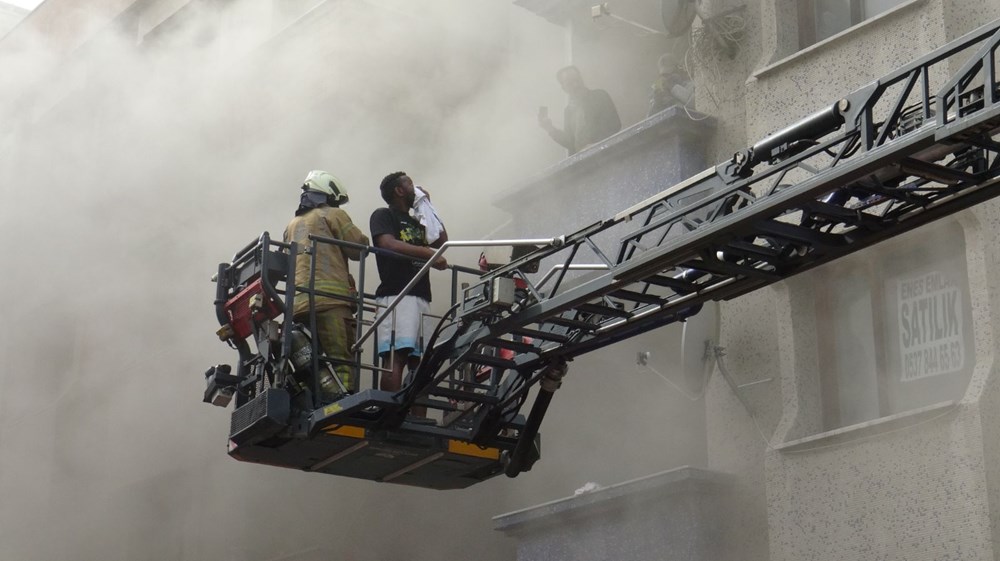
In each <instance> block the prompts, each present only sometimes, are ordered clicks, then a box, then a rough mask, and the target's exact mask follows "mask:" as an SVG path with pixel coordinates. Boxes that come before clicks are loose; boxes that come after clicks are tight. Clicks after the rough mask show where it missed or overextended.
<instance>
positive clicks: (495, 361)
mask: <svg viewBox="0 0 1000 561" xmlns="http://www.w3.org/2000/svg"><path fill="white" fill-rule="evenodd" d="M465 362H471V363H473V364H482V365H485V366H495V367H497V368H516V367H517V363H516V362H514V361H513V360H508V359H506V358H500V357H497V356H490V355H481V354H476V353H472V354H468V355H466V356H465Z"/></svg>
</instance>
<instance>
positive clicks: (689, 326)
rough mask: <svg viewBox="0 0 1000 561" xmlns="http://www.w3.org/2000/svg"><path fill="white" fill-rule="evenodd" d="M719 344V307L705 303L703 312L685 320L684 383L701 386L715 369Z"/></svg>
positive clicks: (713, 302)
mask: <svg viewBox="0 0 1000 561" xmlns="http://www.w3.org/2000/svg"><path fill="white" fill-rule="evenodd" d="M718 343H719V305H718V304H717V303H716V302H715V301H712V300H709V301H707V302H705V303H704V304H703V305H702V307H701V311H699V312H698V313H697V314H695V315H693V316H691V317H689V318H687V319H686V320H684V330H683V331H682V332H681V367H682V368H683V372H684V381H685V382H687V383H690V384H691V385H693V386H701V385H702V384H703V383H704V380H705V378H706V377H707V376H708V375H709V374H711V372H712V369H713V368H714V367H715V358H716V352H715V351H716V345H718Z"/></svg>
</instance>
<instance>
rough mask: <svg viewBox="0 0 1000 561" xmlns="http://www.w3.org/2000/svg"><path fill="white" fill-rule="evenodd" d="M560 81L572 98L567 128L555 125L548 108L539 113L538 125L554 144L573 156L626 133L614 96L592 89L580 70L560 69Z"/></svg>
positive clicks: (566, 118) (566, 121)
mask: <svg viewBox="0 0 1000 561" xmlns="http://www.w3.org/2000/svg"><path fill="white" fill-rule="evenodd" d="M556 79H557V80H558V81H559V85H560V86H562V89H563V91H564V92H566V95H567V96H568V97H569V102H568V103H567V105H566V109H565V110H564V111H563V128H562V129H558V128H556V126H555V125H553V124H552V120H551V119H550V118H549V116H548V109H547V108H545V107H542V108H540V109H539V112H538V124H539V126H541V127H542V128H543V129H545V131H546V132H547V133H549V136H551V137H552V140H555V141H556V142H558V143H559V144H561V145H562V146H563V147H565V148H566V151H567V153H568V154H569V155H570V156H572V155H573V154H576V153H577V152H579V151H580V150H583V149H584V148H586V147H587V146H590V145H591V144H594V143H595V142H600V141H601V140H604V139H605V138H607V137H609V136H611V135H613V134H615V133H616V132H618V131H620V130H621V129H622V122H621V119H620V118H619V117H618V110H617V109H616V108H615V104H614V102H613V101H611V96H610V95H608V92H606V91H604V90H592V89H590V88H588V87H587V86H586V85H585V84H584V82H583V76H581V75H580V70H579V69H578V68H577V67H575V66H567V67H566V68H562V69H560V70H559V71H558V72H557V73H556Z"/></svg>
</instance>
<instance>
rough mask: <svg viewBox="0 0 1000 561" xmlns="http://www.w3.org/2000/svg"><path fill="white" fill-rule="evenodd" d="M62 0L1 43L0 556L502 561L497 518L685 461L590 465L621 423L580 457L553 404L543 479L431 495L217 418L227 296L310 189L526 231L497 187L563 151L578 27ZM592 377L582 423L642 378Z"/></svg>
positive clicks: (363, 208) (389, 9)
mask: <svg viewBox="0 0 1000 561" xmlns="http://www.w3.org/2000/svg"><path fill="white" fill-rule="evenodd" d="M69 4H72V3H70V2H61V1H59V0H48V1H47V2H45V4H44V5H42V6H41V7H40V8H39V9H38V11H36V12H35V13H34V14H33V15H32V16H30V17H29V19H28V20H26V21H25V22H24V23H23V24H22V26H21V28H19V29H17V30H15V32H14V33H12V34H11V35H10V36H8V37H7V38H6V39H4V40H3V41H0V72H2V73H3V75H4V77H5V78H4V80H3V81H2V84H0V123H3V124H2V125H0V186H2V196H3V200H4V204H3V205H2V206H0V228H2V232H3V234H4V237H5V238H6V240H7V243H6V244H5V249H4V252H3V258H4V261H5V267H4V273H5V274H4V275H3V280H2V283H3V284H2V286H3V288H4V290H3V293H4V294H6V295H7V305H6V306H5V309H6V310H7V318H6V319H7V321H6V325H7V328H6V329H5V336H4V338H3V343H0V348H2V349H3V355H2V357H3V363H2V364H3V368H2V371H0V420H2V422H0V492H2V493H3V495H4V497H5V500H4V506H3V507H2V508H0V557H2V558H4V559H74V560H81V561H83V560H88V559H95V560H96V559H101V560H108V559H130V560H132V559H206V558H215V559H234V560H235V559H240V560H261V561H263V560H266V559H303V560H308V559H325V558H332V557H334V556H336V557H338V558H342V559H356V560H375V559H394V558H402V557H404V556H405V557H406V558H408V559H413V560H421V559H427V560H430V559H435V560H436V559H442V558H452V559H473V558H478V559H484V560H486V559H508V558H510V557H512V555H513V552H512V549H513V546H512V544H511V543H510V542H509V540H507V539H506V538H504V537H503V536H502V535H499V534H498V533H496V532H494V531H492V529H491V524H490V520H489V519H490V517H491V516H493V515H495V514H498V513H501V512H504V511H506V510H512V509H514V508H521V507H523V506H525V505H526V504H533V503H534V502H537V501H538V500H539V498H545V499H549V498H556V497H558V496H562V495H566V494H571V493H572V490H573V489H574V488H576V487H577V486H579V484H582V483H584V482H586V481H589V480H590V479H598V480H599V481H602V482H603V483H605V484H607V483H609V482H611V481H608V479H609V478H613V477H619V478H625V477H633V476H636V475H643V474H644V473H648V472H650V471H656V470H658V469H661V462H664V461H667V462H669V458H664V457H663V455H659V454H657V455H655V456H653V457H651V458H649V459H646V460H640V461H635V462H628V464H629V465H627V466H625V467H624V469H621V466H616V465H609V464H607V463H606V462H602V461H600V459H599V458H587V459H584V460H582V461H581V459H580V457H579V455H576V456H574V455H575V454H582V453H583V452H584V451H586V450H589V449H592V448H593V446H594V443H595V442H608V441H610V440H611V439H612V438H613V437H614V436H613V435H614V434H616V433H617V434H620V429H616V430H612V431H609V432H610V434H609V435H608V436H607V437H606V438H605V437H603V436H602V437H600V438H598V437H597V436H596V434H595V433H594V432H591V433H589V434H590V436H589V437H586V434H584V433H580V432H579V431H577V430H576V427H577V426H578V425H579V424H580V423H584V422H585V421H586V418H585V416H581V415H580V413H579V411H574V410H571V409H569V408H561V409H559V408H556V406H554V409H553V413H552V419H553V420H552V425H551V431H552V433H554V434H557V435H562V436H564V437H566V441H565V442H563V443H559V444H556V443H553V445H551V447H550V449H551V450H552V451H553V452H555V451H556V450H562V451H563V452H561V453H556V454H554V455H553V457H552V458H546V459H545V460H543V463H541V464H539V466H538V467H536V471H535V472H534V473H533V474H526V475H524V476H522V478H519V479H517V480H508V479H506V478H499V479H494V480H492V481H490V482H487V483H485V484H482V485H479V486H477V487H474V488H471V489H468V490H466V491H461V492H452V493H435V492H432V491H427V490H422V489H410V488H405V487H399V486H393V485H377V484H373V483H369V482H365V481H356V480H347V479H340V478H334V477H329V476H320V475H314V474H304V473H297V472H294V471H290V470H281V469H276V468H268V467H265V466H257V465H245V464H240V463H238V462H235V461H233V460H231V459H229V458H228V457H227V456H226V454H225V435H226V431H227V430H228V423H229V418H228V417H229V415H228V412H223V411H221V410H219V409H215V408H212V407H209V406H207V405H205V404H203V403H201V401H200V397H201V392H202V391H203V380H202V376H201V373H202V372H203V371H204V369H205V368H206V367H207V366H208V365H210V364H213V363H217V362H226V361H231V360H232V358H233V356H231V355H230V351H229V350H228V349H227V348H226V347H225V346H224V345H223V344H221V343H220V342H219V341H218V340H217V339H216V337H215V336H214V334H213V333H214V331H215V329H216V328H217V324H216V320H215V317H214V310H213V308H212V297H213V290H214V287H213V285H211V284H210V282H209V278H210V276H211V275H212V273H213V272H214V271H215V269H216V265H217V263H219V262H221V261H226V260H228V258H229V257H230V256H231V255H232V253H233V252H234V251H235V250H237V249H238V248H240V247H242V246H244V245H245V244H246V243H247V242H249V241H250V240H251V239H253V238H255V237H256V236H257V235H258V234H259V233H260V232H261V231H263V230H270V231H271V232H272V233H273V234H275V235H280V232H281V231H282V230H283V228H284V225H285V223H286V222H287V220H288V219H289V218H290V217H291V215H292V211H293V210H294V208H295V205H296V204H297V201H298V192H299V191H298V186H299V185H300V184H301V181H302V178H303V177H305V174H306V173H307V172H308V171H309V170H310V169H328V170H330V171H331V172H333V173H335V174H337V175H338V176H339V177H340V178H341V179H343V180H344V181H345V183H346V184H347V186H348V189H349V192H350V195H351V203H350V204H349V205H348V206H347V207H345V210H347V211H348V212H349V213H350V214H351V215H352V216H353V218H354V220H355V222H356V223H358V224H359V225H360V226H361V227H362V230H364V231H367V230H368V228H367V222H368V220H367V219H368V215H369V214H370V212H371V211H372V210H374V209H375V208H377V207H379V206H382V205H383V202H382V201H381V199H380V197H379V195H378V191H377V186H378V183H379V180H380V179H381V178H382V176H384V175H385V174H387V173H389V172H392V171H396V170H399V169H402V170H406V171H408V172H409V173H410V174H411V176H412V177H414V179H415V180H416V181H417V183H418V184H421V185H424V186H426V187H427V188H428V190H429V191H431V192H432V193H433V196H434V201H435V203H436V205H437V207H438V210H439V211H440V214H441V215H442V217H443V218H444V219H445V222H446V224H447V226H448V229H449V232H450V235H451V237H452V239H476V238H479V237H482V236H484V235H486V234H487V233H489V232H490V231H492V230H494V229H496V228H497V227H498V226H500V225H502V224H503V223H505V222H506V221H507V220H508V217H507V216H504V215H502V214H500V213H498V212H496V211H494V210H493V209H492V208H491V207H490V206H489V205H488V204H487V201H489V200H490V197H491V195H492V194H493V193H496V192H499V191H500V190H502V189H506V188H507V187H508V186H509V185H512V184H515V183H516V182H518V181H519V180H521V179H522V178H524V177H526V176H528V175H531V174H532V173H534V172H535V170H538V169H541V168H542V167H544V165H546V164H548V163H551V162H552V161H554V160H556V159H558V158H559V157H560V155H561V154H562V150H561V149H560V148H559V147H558V146H556V145H554V144H553V143H551V142H549V139H548V138H546V137H545V136H544V134H543V133H541V131H540V130H539V129H538V128H537V127H536V125H535V122H534V120H535V108H536V107H537V105H539V99H545V100H549V99H559V97H558V93H557V89H556V88H557V86H556V84H555V82H554V80H552V70H553V69H554V68H557V67H559V66H561V65H562V63H563V62H564V61H563V59H562V56H563V52H562V41H563V38H562V31H561V30H560V29H559V28H556V27H554V26H551V25H550V24H548V23H545V22H543V21H541V20H540V18H536V17H534V16H533V15H531V14H529V13H527V12H526V11H524V10H521V9H519V8H516V7H514V6H512V5H510V3H508V2H479V3H476V4H475V6H472V3H469V2H464V1H459V0H438V1H435V2H419V3H414V2H406V1H403V0H394V1H390V0H379V1H375V0H370V1H361V0H355V1H341V2H333V1H327V2H319V1H312V2H303V1H295V2H292V1H287V2H283V3H274V4H275V7H274V8H272V9H270V10H267V9H262V8H260V6H259V3H254V2H232V3H228V4H226V6H224V7H220V6H217V5H216V4H215V3H209V2H193V3H189V4H184V3H177V2H175V3H174V4H177V6H172V5H169V4H161V5H159V6H158V7H157V6H156V5H152V4H151V5H145V4H143V3H135V4H133V5H130V6H128V7H127V9H126V10H124V11H116V10H117V9H118V8H116V6H117V4H116V3H112V2H108V3H99V2H95V3H93V4H92V5H91V6H90V7H89V8H87V7H81V6H69ZM118 4H120V3H118ZM39 29H41V30H45V31H44V32H42V33H36V31H37V30H39ZM526 92H528V93H526ZM558 233H562V232H554V233H553V234H558ZM458 255H459V257H457V258H456V259H458V260H460V259H461V258H462V257H461V255H462V254H458ZM452 261H453V262H455V260H452ZM459 262H461V261H459ZM468 264H469V265H472V266H474V257H471V256H470V259H469V260H468ZM436 290H437V293H438V294H443V292H442V291H441V289H436ZM442 300H444V298H442ZM635 350H636V349H634V348H631V347H630V348H628V349H626V350H622V351H620V354H621V355H622V356H625V355H631V356H634V353H635ZM610 356H611V355H609V357H610ZM622 356H619V357H618V358H607V359H604V360H603V361H599V362H597V363H594V365H592V366H591V368H592V369H594V370H597V369H606V370H608V371H609V373H610V371H615V370H622V366H621V365H622V364H623V363H624V364H626V365H627V364H630V362H631V360H632V359H627V358H622ZM580 372H581V373H584V374H582V375H581V376H579V378H580V379H578V380H571V381H570V382H569V383H568V385H567V387H573V386H575V387H576V388H577V389H574V390H569V392H570V393H573V392H577V393H579V394H581V396H582V395H585V394H589V396H590V397H589V398H588V397H573V396H567V397H566V398H565V401H566V402H567V403H574V402H577V403H591V404H592V403H594V402H595V401H597V402H599V401H601V396H600V392H602V391H607V392H611V391H614V387H616V386H617V385H618V384H620V383H623V382H621V381H620V380H617V379H614V378H611V377H604V378H600V377H597V380H594V379H590V380H588V378H593V377H592V376H589V375H587V374H585V373H586V372H589V370H581V371H580ZM616 374H617V372H616ZM649 380H653V381H649ZM649 380H646V381H645V382H644V383H643V384H640V385H638V386H637V387H638V388H639V390H637V391H638V392H639V393H644V395H645V396H646V398H645V402H643V403H640V404H639V405H640V406H646V407H649V408H655V407H656V400H657V398H656V395H658V394H657V393H656V392H642V389H641V388H642V387H643V386H647V387H648V385H649V384H655V383H658V382H656V381H655V379H653V378H650V379H649ZM595 381H598V382H600V383H598V384H594V382H595ZM588 383H589V384H592V385H590V386H588ZM625 383H630V382H628V381H626V382H625ZM562 398H563V397H562V396H560V399H562ZM579 399H583V401H582V402H580V401H578V400H579ZM614 403H616V404H618V403H619V401H614ZM587 407H588V408H590V405H588V406H587ZM594 410H595V411H596V410H597V409H596V408H595V409H594ZM638 412H641V409H638V410H637V411H635V412H631V413H630V414H629V415H628V419H631V418H632V417H634V416H635V415H636V414H638ZM596 417H597V422H599V423H607V424H611V423H619V426H620V423H621V422H622V421H621V418H620V417H618V416H617V415H616V414H615V412H614V411H612V410H605V411H602V412H600V414H598V415H597V416H596ZM600 430H603V429H600ZM543 432H544V430H543ZM560 447H561V448H560ZM628 452H629V450H628V448H627V447H625V448H623V449H622V453H628ZM545 462H549V463H550V464H551V466H552V468H551V469H550V470H549V471H546V472H544V473H539V471H541V470H540V468H541V467H542V466H543V465H544V464H545ZM581 465H592V466H605V468H603V469H600V470H597V472H596V473H593V472H592V473H590V474H585V473H581V474H579V475H575V474H574V472H576V471H577V470H578V469H580V466H581ZM557 466H558V467H557ZM553 479H559V480H562V482H561V484H559V485H555V486H552V485H550V483H551V481H552V480H553Z"/></svg>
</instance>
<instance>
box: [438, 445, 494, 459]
mask: <svg viewBox="0 0 1000 561" xmlns="http://www.w3.org/2000/svg"><path fill="white" fill-rule="evenodd" d="M448 451H449V452H451V453H452V454H461V455H463V456H476V457H477V458H489V459H491V460H499V459H500V450H499V449H498V448H482V447H480V446H477V445H475V444H469V443H468V442H462V441H460V440H449V441H448Z"/></svg>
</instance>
